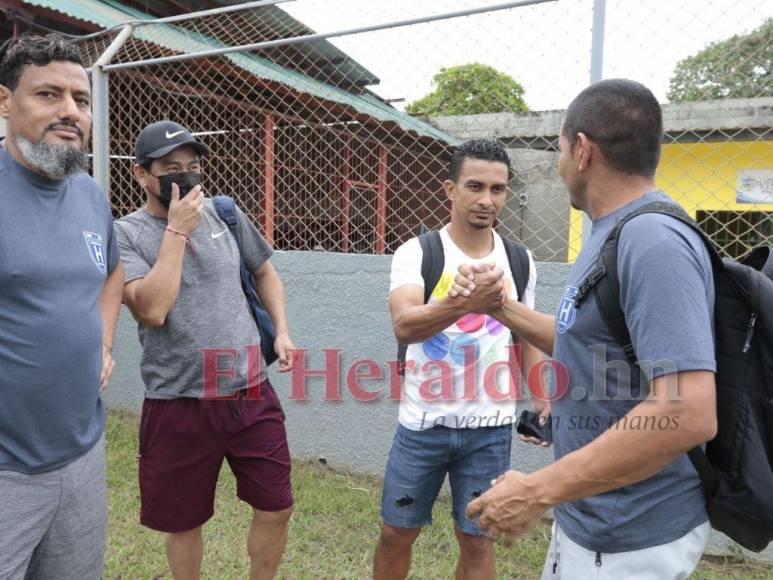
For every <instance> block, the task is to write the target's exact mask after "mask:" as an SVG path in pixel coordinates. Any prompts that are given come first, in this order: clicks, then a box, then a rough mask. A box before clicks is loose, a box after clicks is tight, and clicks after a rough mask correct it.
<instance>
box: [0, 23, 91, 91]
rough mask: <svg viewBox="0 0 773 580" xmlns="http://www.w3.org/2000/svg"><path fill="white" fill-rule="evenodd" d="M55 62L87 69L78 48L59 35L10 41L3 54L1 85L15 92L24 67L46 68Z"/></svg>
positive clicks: (0, 70) (32, 36) (0, 66)
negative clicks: (72, 63) (59, 61)
mask: <svg viewBox="0 0 773 580" xmlns="http://www.w3.org/2000/svg"><path fill="white" fill-rule="evenodd" d="M54 60H66V61H70V62H74V63H77V64H79V65H81V66H82V67H83V68H86V66H85V65H84V64H83V59H81V55H80V52H79V51H78V48H77V46H75V44H73V43H72V42H69V41H67V40H65V39H64V38H62V37H61V36H59V35H58V34H48V35H46V36H35V35H28V36H20V37H19V38H17V39H15V40H12V41H10V42H9V43H8V44H7V45H6V47H5V50H4V52H3V54H2V59H0V85H4V86H6V87H8V89H9V90H11V91H14V90H16V86H17V85H18V83H19V78H20V77H21V70H22V67H23V66H24V65H27V64H34V65H37V66H46V65H47V64H48V63H50V62H51V61H54Z"/></svg>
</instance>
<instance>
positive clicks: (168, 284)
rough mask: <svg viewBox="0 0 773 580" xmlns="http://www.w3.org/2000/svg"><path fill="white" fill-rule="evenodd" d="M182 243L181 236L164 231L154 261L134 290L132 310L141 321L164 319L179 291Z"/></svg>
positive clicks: (183, 240) (183, 243)
mask: <svg viewBox="0 0 773 580" xmlns="http://www.w3.org/2000/svg"><path fill="white" fill-rule="evenodd" d="M185 242H186V238H185V237H184V236H181V235H178V234H175V233H173V232H170V231H168V230H167V231H166V232H165V233H164V238H163V240H162V242H161V247H160V248H159V250H158V257H157V258H156V263H155V264H153V267H152V268H151V270H150V272H148V274H147V275H146V276H145V277H144V278H142V280H140V281H139V282H138V283H137V286H136V288H135V291H134V308H133V310H134V314H135V315H136V316H138V317H139V318H140V320H143V321H149V322H151V323H154V324H156V325H161V324H163V323H164V320H166V317H167V315H168V314H169V311H170V310H171V309H172V307H173V306H174V303H175V301H176V300H177V295H178V293H179V292H180V280H181V278H182V268H183V259H184V258H185Z"/></svg>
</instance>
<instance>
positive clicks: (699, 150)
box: [568, 140, 773, 262]
mask: <svg viewBox="0 0 773 580" xmlns="http://www.w3.org/2000/svg"><path fill="white" fill-rule="evenodd" d="M739 169H773V141H770V140H768V141H732V142H727V143H671V144H668V145H663V152H662V154H661V159H660V165H659V166H658V173H657V175H656V177H655V183H656V184H657V186H658V187H660V188H661V189H663V190H664V191H665V192H666V193H668V194H669V195H670V196H671V197H673V198H674V199H675V200H677V201H678V202H679V203H681V204H682V206H683V207H684V208H685V209H686V210H687V211H688V212H689V213H690V215H692V216H693V217H695V212H696V211H697V210H729V211H773V204H747V203H743V204H739V203H736V201H735V200H736V185H737V181H738V175H737V172H738V170H739ZM581 247H582V213H581V212H579V211H577V210H574V209H573V210H571V216H570V220H569V255H568V260H569V262H574V260H575V259H576V258H577V254H578V253H579V251H580V248H581Z"/></svg>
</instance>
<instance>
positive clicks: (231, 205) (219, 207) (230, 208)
mask: <svg viewBox="0 0 773 580" xmlns="http://www.w3.org/2000/svg"><path fill="white" fill-rule="evenodd" d="M212 203H213V204H214V206H215V211H216V212H217V217H219V218H220V219H221V220H223V222H225V225H226V226H228V230H229V231H230V232H231V235H232V236H233V237H234V239H235V240H236V245H237V246H238V248H239V255H240V256H241V257H242V261H243V260H244V247H243V246H242V236H241V234H240V233H239V220H238V219H237V218H236V202H234V200H233V198H231V197H228V196H227V195H216V196H215V197H213V198H212Z"/></svg>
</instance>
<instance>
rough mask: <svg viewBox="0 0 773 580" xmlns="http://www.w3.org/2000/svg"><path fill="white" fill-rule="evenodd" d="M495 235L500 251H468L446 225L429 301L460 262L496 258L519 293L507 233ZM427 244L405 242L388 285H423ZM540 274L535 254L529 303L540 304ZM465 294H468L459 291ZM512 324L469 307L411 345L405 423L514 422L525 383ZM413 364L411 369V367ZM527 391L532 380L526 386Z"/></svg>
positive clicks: (511, 291)
mask: <svg viewBox="0 0 773 580" xmlns="http://www.w3.org/2000/svg"><path fill="white" fill-rule="evenodd" d="M493 234H494V250H493V251H492V252H491V254H489V255H488V256H485V257H483V258H477V259H476V258H471V257H469V256H467V255H466V254H464V253H463V252H462V251H461V250H460V249H459V248H458V246H457V245H456V244H454V242H453V241H452V240H451V236H449V235H448V230H447V227H446V228H443V229H442V230H441V231H440V238H441V240H442V242H443V251H444V253H445V265H444V268H443V273H442V275H441V276H440V280H439V281H438V283H437V285H436V286H435V289H434V290H433V292H432V296H431V297H430V299H429V301H430V303H431V302H434V301H436V300H440V299H442V298H444V297H446V296H447V295H448V290H449V289H450V288H451V285H452V284H453V281H454V278H455V277H456V274H457V272H458V268H459V266H460V265H462V264H483V263H495V264H496V266H497V267H499V268H502V269H503V270H504V272H505V289H506V291H507V293H508V295H509V296H510V297H512V298H513V299H514V300H517V299H518V292H517V290H516V288H515V284H514V283H513V276H512V273H511V272H510V266H509V264H508V262H507V254H506V252H505V246H504V243H503V242H502V238H501V237H500V236H499V235H498V234H497V233H496V232H493ZM421 260H422V250H421V245H420V244H419V240H418V238H413V239H411V240H408V241H407V242H406V243H405V244H403V245H402V246H400V248H398V250H397V251H396V252H395V255H394V257H393V259H392V273H391V278H390V288H389V291H390V292H392V291H393V290H395V289H397V288H401V287H403V286H409V285H414V286H419V287H421V288H424V280H423V279H422V277H421ZM536 281H537V273H536V270H535V267H534V260H533V259H532V256H531V253H529V282H528V285H527V286H526V290H525V294H526V296H525V299H524V304H526V305H527V306H528V307H529V308H534V288H535V286H536ZM455 300H463V298H455ZM509 361H510V331H509V330H508V329H507V328H505V327H504V326H503V325H502V324H501V323H500V322H498V321H497V320H496V319H494V318H492V317H490V316H487V315H484V314H474V313H472V314H467V315H465V316H463V317H462V318H460V319H459V320H457V321H456V322H455V323H454V324H452V325H451V326H449V327H448V328H446V329H445V330H444V331H443V332H441V333H439V334H436V335H435V336H433V337H430V338H428V339H427V340H425V341H423V342H421V343H416V344H411V345H409V346H408V351H407V353H406V364H407V365H408V368H407V369H406V372H405V378H404V381H403V391H404V394H403V398H402V401H401V402H400V417H399V420H400V423H401V424H402V425H403V426H404V427H406V428H408V429H413V430H416V431H418V430H423V429H430V428H432V427H434V426H436V425H443V426H445V427H451V428H477V427H497V426H500V425H506V424H508V423H513V422H514V421H515V413H516V409H515V406H516V405H515V399H516V398H517V397H516V394H517V393H518V392H519V387H518V386H517V385H516V383H515V381H519V380H521V379H520V377H517V378H516V377H513V378H512V379H511V372H510V371H511V370H512V369H513V368H514V366H512V364H511V365H508V362H509ZM411 365H412V367H413V370H411ZM520 389H521V390H520V392H526V386H525V385H523V386H522V387H521V388H520Z"/></svg>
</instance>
